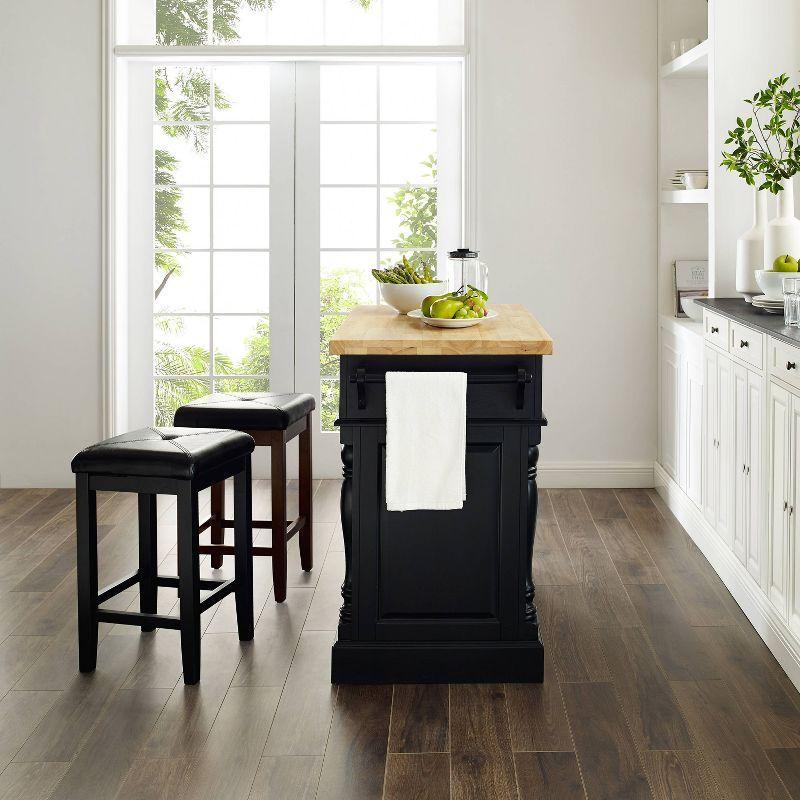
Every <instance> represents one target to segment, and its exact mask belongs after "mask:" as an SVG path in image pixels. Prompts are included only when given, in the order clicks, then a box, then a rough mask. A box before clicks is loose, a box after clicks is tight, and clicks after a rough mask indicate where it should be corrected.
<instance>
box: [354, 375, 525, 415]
mask: <svg viewBox="0 0 800 800" xmlns="http://www.w3.org/2000/svg"><path fill="white" fill-rule="evenodd" d="M532 382H533V375H531V374H529V373H528V372H527V371H526V370H524V369H518V370H517V371H516V374H507V375H468V376H467V383H473V384H474V383H479V384H481V383H482V384H492V385H494V384H501V383H515V384H517V410H518V411H521V410H522V409H523V408H524V407H525V384H526V383H532ZM350 383H354V384H356V387H357V390H358V410H359V411H363V410H364V409H365V408H366V407H367V391H366V385H367V384H368V383H375V384H381V383H386V376H385V375H367V373H366V370H363V369H357V370H356V374H355V375H351V376H350Z"/></svg>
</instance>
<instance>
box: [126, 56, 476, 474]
mask: <svg viewBox="0 0 800 800" xmlns="http://www.w3.org/2000/svg"><path fill="white" fill-rule="evenodd" d="M462 71H463V70H462V62H461V60H459V59H440V60H430V61H424V60H422V61H419V60H418V61H410V60H397V59H394V60H385V61H362V60H358V61H352V62H346V61H332V62H325V61H300V62H292V61H268V60H247V61H243V62H238V61H214V62H200V61H194V62H187V63H176V62H173V61H170V62H168V63H160V64H159V63H154V62H148V61H146V60H141V61H135V62H130V63H127V64H125V65H124V66H123V67H122V69H121V73H122V74H121V80H123V81H125V82H126V83H127V87H126V88H127V92H126V94H127V97H128V105H127V119H126V127H127V132H128V141H127V146H126V147H125V149H124V163H123V161H122V160H120V157H119V156H118V164H117V167H118V172H119V174H120V175H121V176H124V178H125V181H126V183H127V186H126V189H127V191H126V192H125V197H126V201H127V202H126V208H125V212H126V214H127V223H128V224H127V228H126V230H127V236H126V238H125V239H124V241H120V243H119V244H120V246H124V247H125V248H127V251H126V252H127V263H128V280H127V283H126V285H125V286H124V287H120V289H118V291H119V290H123V291H127V292H128V302H127V313H128V315H129V320H128V329H129V332H130V335H129V337H128V340H127V350H126V352H125V353H121V354H120V357H121V358H122V357H124V361H125V365H126V367H127V375H128V378H129V380H128V383H129V387H128V395H127V414H126V416H127V418H128V425H129V426H132V425H142V424H153V423H155V424H160V425H168V424H170V423H171V418H172V414H173V413H174V410H175V408H176V407H177V406H178V405H180V404H181V403H183V402H187V401H188V400H190V399H192V398H194V397H197V396H200V395H202V394H205V393H207V392H210V391H216V392H259V391H274V392H286V391H302V392H309V393H312V394H314V395H315V397H316V399H317V409H318V413H317V415H316V425H315V428H316V430H315V443H314V444H315V446H314V459H315V475H316V476H317V477H331V476H335V475H339V474H340V470H341V463H340V461H339V444H338V432H337V431H336V429H335V427H334V421H335V419H336V416H337V410H338V394H339V386H338V362H337V359H336V358H335V357H331V356H329V355H328V353H327V349H328V341H329V339H330V337H331V335H332V334H333V333H334V331H335V330H336V328H337V327H338V326H339V324H340V323H341V321H342V320H343V318H344V316H345V315H346V313H347V312H348V310H349V309H350V308H352V307H353V306H354V305H356V304H360V303H375V302H380V297H379V293H378V288H377V286H376V284H375V281H374V280H373V279H372V276H371V270H372V269H373V268H375V267H376V266H379V265H381V264H383V263H387V262H391V261H393V260H396V259H398V258H399V257H400V256H401V255H402V254H406V255H407V256H408V257H409V258H410V259H412V260H425V261H428V262H431V263H433V264H435V265H438V268H439V270H440V274H441V275H445V274H446V261H445V254H446V252H447V251H448V250H451V249H454V248H456V247H458V246H461V245H462V244H464V242H463V239H462V218H463V211H462V208H463V203H462V194H463V193H462V184H463V180H462V169H463V159H462V96H463V90H462V84H463V79H462ZM256 470H260V471H263V465H260V464H258V463H257V464H256Z"/></svg>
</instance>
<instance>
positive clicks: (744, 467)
mask: <svg viewBox="0 0 800 800" xmlns="http://www.w3.org/2000/svg"><path fill="white" fill-rule="evenodd" d="M742 474H743V475H747V464H742Z"/></svg>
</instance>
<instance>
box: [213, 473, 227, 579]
mask: <svg viewBox="0 0 800 800" xmlns="http://www.w3.org/2000/svg"><path fill="white" fill-rule="evenodd" d="M224 520H225V481H220V482H219V483H215V484H214V485H213V486H212V487H211V544H225V528H223V527H222V523H223V522H224ZM222 558H223V556H222V554H221V553H212V554H211V566H212V568H213V569H219V568H220V567H221V566H222Z"/></svg>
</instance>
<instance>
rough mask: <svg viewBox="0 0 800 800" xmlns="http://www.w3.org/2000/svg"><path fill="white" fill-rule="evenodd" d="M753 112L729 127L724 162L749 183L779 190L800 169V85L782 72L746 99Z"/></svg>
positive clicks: (725, 165) (762, 187)
mask: <svg viewBox="0 0 800 800" xmlns="http://www.w3.org/2000/svg"><path fill="white" fill-rule="evenodd" d="M744 102H745V103H747V104H748V105H749V106H750V108H751V109H752V112H753V113H752V116H748V117H746V118H742V117H737V119H736V127H735V128H733V129H732V130H729V131H728V138H727V139H726V140H725V144H726V145H731V144H732V145H735V147H734V148H733V149H732V150H723V151H722V157H723V158H722V164H721V166H723V167H727V169H729V170H730V171H731V172H735V173H737V174H738V175H739V176H741V177H742V178H743V179H744V180H745V181H746V182H747V184H748V185H749V186H756V185H757V182H758V189H759V190H764V189H766V190H768V191H770V192H772V193H773V194H779V193H780V191H781V190H782V188H783V186H782V183H783V181H785V180H786V179H788V178H791V177H793V176H794V175H796V174H797V173H798V172H800V88H798V87H793V86H791V85H790V84H789V76H788V75H779V76H778V77H776V78H772V80H770V81H769V82H768V83H767V86H766V88H765V89H761V90H760V91H758V92H756V93H755V94H754V95H753V97H752V98H751V99H748V100H745V101H744Z"/></svg>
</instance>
